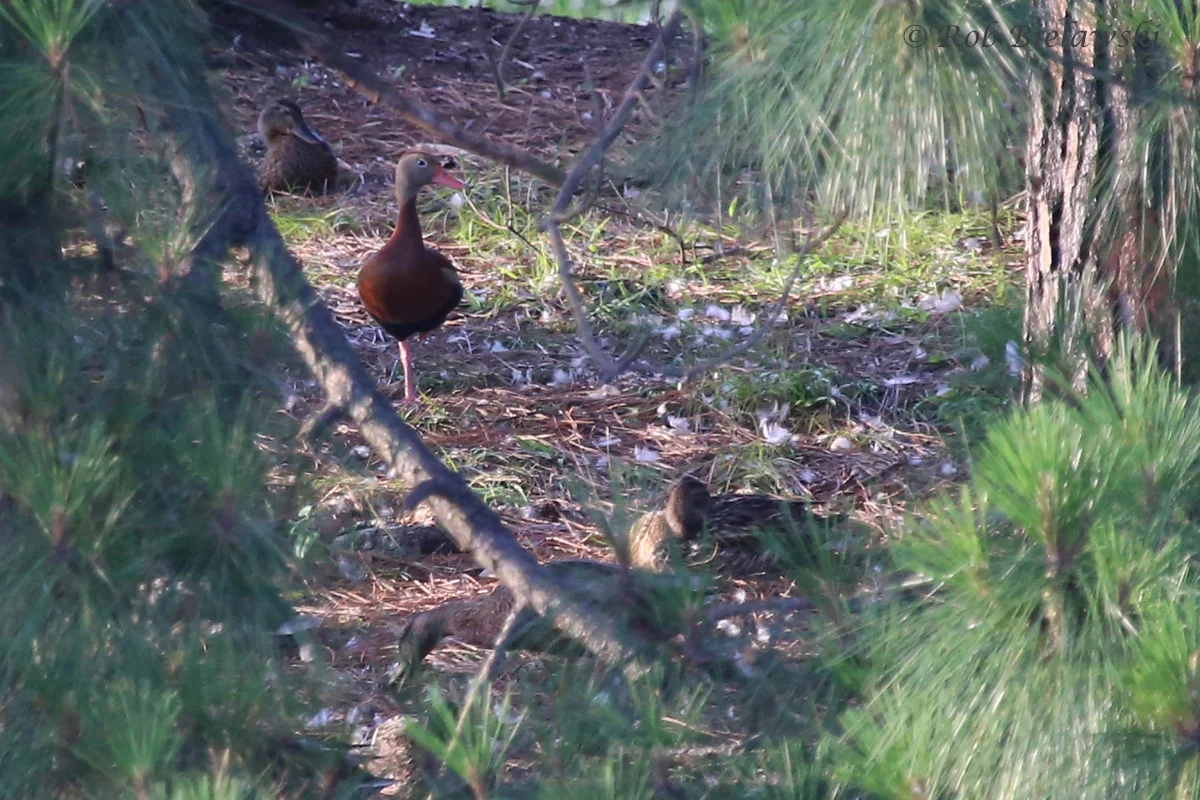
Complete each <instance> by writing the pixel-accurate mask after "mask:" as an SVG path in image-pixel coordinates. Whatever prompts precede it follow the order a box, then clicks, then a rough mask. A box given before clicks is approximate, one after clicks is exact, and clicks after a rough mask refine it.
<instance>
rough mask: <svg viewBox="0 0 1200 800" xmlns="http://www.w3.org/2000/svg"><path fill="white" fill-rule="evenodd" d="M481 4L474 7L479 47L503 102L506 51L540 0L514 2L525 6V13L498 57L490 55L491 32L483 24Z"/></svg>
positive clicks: (516, 0)
mask: <svg viewBox="0 0 1200 800" xmlns="http://www.w3.org/2000/svg"><path fill="white" fill-rule="evenodd" d="M483 2H484V0H479V5H477V6H476V7H475V11H476V14H477V15H478V17H479V19H478V22H479V33H480V45H481V46H482V47H483V53H484V55H486V56H487V60H488V64H489V65H490V66H491V68H492V79H493V80H494V81H495V82H496V91H497V92H498V93H499V94H500V99H501V100H503V99H504V92H505V90H506V88H507V86H506V84H505V83H504V64H505V63H506V62H507V61H508V51H509V50H512V46H513V43H514V42H516V41H517V37H518V36H520V35H521V31H523V30H525V24H526V23H528V22H529V18H530V17H532V16H533V15H534V13H535V12H536V11H537V10H538V6H540V5H541V4H542V0H515V4H516V5H521V6H525V13H524V14H522V15H521V19H519V20H518V21H517V26H516V27H515V28H513V32H512V33H511V34H509V37H508V41H507V42H505V43H504V47H503V48H501V50H500V55H498V56H493V55H492V45H491V41H490V40H491V30H490V28H488V27H487V26H486V25H485V24H484V14H483V10H484V9H483Z"/></svg>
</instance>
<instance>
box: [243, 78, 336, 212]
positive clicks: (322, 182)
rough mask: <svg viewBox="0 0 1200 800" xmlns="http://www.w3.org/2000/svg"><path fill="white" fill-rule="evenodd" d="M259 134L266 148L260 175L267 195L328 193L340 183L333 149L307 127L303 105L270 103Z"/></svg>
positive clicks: (262, 186)
mask: <svg viewBox="0 0 1200 800" xmlns="http://www.w3.org/2000/svg"><path fill="white" fill-rule="evenodd" d="M258 133H259V135H260V136H262V138H263V141H264V142H266V145H267V155H266V158H265V159H264V160H263V164H262V171H261V173H260V176H259V187H260V188H261V189H262V190H263V192H264V193H268V192H291V191H313V192H325V191H327V190H328V189H332V188H333V187H334V186H335V185H336V184H337V177H338V160H337V156H336V155H335V154H334V152H333V148H332V147H330V146H329V143H328V142H326V141H325V140H324V139H322V138H321V135H320V134H319V133H317V132H316V131H314V130H313V129H312V128H310V127H309V126H308V123H307V122H305V121H304V114H303V113H301V111H300V106H298V105H296V104H295V103H294V102H292V101H291V100H286V99H282V98H281V99H279V100H274V101H272V102H271V103H269V104H267V105H266V106H265V107H264V108H263V110H262V113H261V114H259V115H258Z"/></svg>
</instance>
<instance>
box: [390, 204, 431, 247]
mask: <svg viewBox="0 0 1200 800" xmlns="http://www.w3.org/2000/svg"><path fill="white" fill-rule="evenodd" d="M388 244H392V245H398V246H407V247H412V248H414V249H417V248H422V247H424V246H425V243H424V240H423V239H422V238H421V220H420V218H419V217H418V216H417V198H415V197H410V198H409V199H407V200H405V201H404V202H403V203H401V204H400V216H399V218H398V219H397V220H396V229H395V230H394V231H392V238H391V239H389V240H388Z"/></svg>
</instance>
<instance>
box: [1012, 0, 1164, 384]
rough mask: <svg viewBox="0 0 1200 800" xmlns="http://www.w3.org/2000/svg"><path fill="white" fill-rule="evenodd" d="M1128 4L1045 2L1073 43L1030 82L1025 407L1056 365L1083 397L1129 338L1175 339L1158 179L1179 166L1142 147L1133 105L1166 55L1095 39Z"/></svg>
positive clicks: (1110, 0) (1047, 22)
mask: <svg viewBox="0 0 1200 800" xmlns="http://www.w3.org/2000/svg"><path fill="white" fill-rule="evenodd" d="M1119 1H1120V0H1107V1H1106V2H1099V3H1084V2H1079V1H1078V0H1041V3H1040V12H1041V19H1042V22H1043V24H1044V26H1045V29H1046V30H1051V31H1066V32H1067V35H1066V36H1063V37H1062V39H1061V40H1060V41H1059V42H1058V43H1057V46H1055V47H1052V48H1050V50H1049V54H1048V57H1049V63H1048V65H1047V70H1046V74H1045V76H1044V77H1043V79H1042V80H1034V81H1033V82H1032V83H1031V87H1032V88H1031V98H1030V99H1031V119H1030V128H1029V139H1028V143H1027V154H1026V189H1027V192H1028V194H1027V198H1028V199H1027V203H1028V206H1027V216H1026V237H1025V246H1026V307H1025V320H1024V329H1025V332H1024V338H1025V345H1026V350H1027V352H1028V354H1029V356H1030V357H1029V358H1028V359H1027V361H1026V368H1025V376H1024V377H1025V400H1026V402H1036V401H1038V400H1040V399H1041V398H1042V395H1043V393H1044V391H1045V389H1046V386H1045V384H1046V372H1047V366H1048V365H1049V364H1053V365H1055V366H1057V367H1058V368H1060V369H1061V370H1062V373H1063V374H1062V377H1063V378H1064V379H1066V380H1067V381H1068V382H1069V383H1070V384H1071V388H1072V389H1075V390H1083V389H1084V388H1085V386H1086V379H1087V372H1088V365H1089V360H1091V361H1094V362H1096V363H1098V364H1099V365H1101V366H1103V364H1104V362H1105V360H1106V359H1107V358H1108V357H1109V356H1110V355H1111V353H1112V349H1113V343H1114V339H1115V336H1116V334H1117V333H1118V332H1120V331H1131V332H1138V333H1151V334H1156V335H1158V336H1160V337H1162V338H1163V339H1164V340H1165V341H1173V340H1174V337H1173V336H1169V335H1167V334H1169V333H1170V327H1169V326H1170V324H1171V323H1172V322H1173V320H1174V314H1173V313H1172V311H1173V307H1174V304H1173V301H1172V297H1171V292H1170V285H1171V282H1172V281H1171V278H1172V275H1171V274H1169V273H1170V270H1169V269H1168V267H1167V264H1168V259H1167V254H1168V252H1169V250H1170V245H1171V242H1172V237H1171V235H1170V234H1171V231H1173V229H1174V203H1173V202H1171V187H1170V185H1169V184H1168V183H1166V182H1165V181H1164V182H1163V183H1162V185H1156V184H1155V183H1154V177H1153V176H1155V175H1167V174H1169V167H1168V165H1166V164H1165V161H1163V160H1162V159H1160V158H1157V157H1156V156H1158V155H1161V153H1160V152H1158V151H1161V147H1159V148H1158V150H1157V151H1156V150H1155V148H1154V147H1151V148H1149V149H1146V148H1139V146H1138V140H1137V138H1136V136H1137V133H1138V124H1139V121H1140V120H1139V118H1138V109H1137V108H1135V107H1133V106H1132V105H1131V103H1130V102H1129V97H1130V92H1131V85H1130V83H1128V81H1129V80H1131V79H1132V80H1137V79H1139V78H1144V77H1146V74H1145V70H1144V69H1143V68H1142V65H1143V64H1144V63H1145V56H1146V54H1147V51H1148V49H1149V48H1150V47H1153V46H1156V45H1155V44H1154V43H1153V42H1152V41H1151V40H1150V39H1149V38H1148V37H1147V38H1145V39H1140V40H1138V42H1139V43H1140V46H1139V45H1138V44H1135V45H1134V46H1133V47H1124V48H1123V47H1120V46H1118V44H1117V42H1116V41H1115V40H1112V39H1110V40H1108V41H1105V40H1104V39H1102V38H1099V37H1096V36H1095V35H1093V34H1091V32H1092V31H1095V30H1096V29H1097V27H1098V26H1100V27H1103V26H1104V25H1105V24H1106V21H1111V20H1113V16H1114V15H1113V14H1112V13H1110V12H1111V10H1112V9H1113V8H1114V7H1115V5H1116V3H1117V2H1119ZM1114 27H1117V28H1120V27H1121V23H1120V22H1114ZM1082 31H1087V32H1088V35H1086V36H1083V35H1081V33H1080V32H1082ZM1113 75H1119V76H1120V77H1119V78H1118V79H1113V78H1112V76H1113ZM1130 76H1132V78H1131V77H1130ZM1147 152H1150V155H1149V156H1147V155H1146V154H1147ZM1167 355H1170V353H1169V351H1168V353H1167ZM1176 355H1177V354H1176Z"/></svg>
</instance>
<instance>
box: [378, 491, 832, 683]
mask: <svg viewBox="0 0 1200 800" xmlns="http://www.w3.org/2000/svg"><path fill="white" fill-rule="evenodd" d="M811 516H812V514H811V511H810V509H809V507H808V505H807V504H806V503H803V502H801V501H787V500H779V499H778V498H774V497H768V496H765V495H737V494H726V495H717V496H716V497H714V496H712V495H710V494H709V492H708V488H707V487H706V486H705V485H704V483H703V482H701V481H699V480H697V479H696V478H694V477H692V476H690V475H685V476H684V477H683V478H681V479H680V480H679V481H678V482H676V483H675V485H674V486H672V487H671V491H670V492H669V493H668V495H667V501H666V503H665V504H664V506H663V508H662V509H661V510H656V511H651V512H649V513H647V514H644V515H643V516H642V517H641V518H639V519H638V520H637V522H635V523H634V525H633V527H632V528H631V529H630V532H629V540H628V541H629V566H630V567H631V568H632V571H629V572H627V571H625V570H622V569H621V567H620V566H618V565H616V564H610V563H604V562H599V561H586V560H563V561H555V562H552V563H550V564H547V565H546V566H547V567H548V568H549V569H552V570H556V571H561V572H562V574H563V576H564V577H565V578H566V579H567V581H568V582H569V584H570V585H571V586H574V587H576V588H577V589H578V590H582V591H584V592H585V594H586V596H588V597H589V598H590V599H592V600H593V601H594V602H596V603H597V604H599V605H601V606H603V607H605V608H609V609H613V608H617V607H623V608H625V609H626V611H627V612H628V614H629V617H630V619H631V623H632V624H633V625H635V626H636V627H638V628H641V629H642V630H643V632H644V633H646V634H648V635H649V636H651V637H652V638H655V639H657V640H660V641H661V640H665V639H667V638H669V637H670V635H671V634H672V633H674V632H678V631H677V629H676V625H677V624H679V620H676V619H674V618H673V617H672V615H671V614H670V613H667V612H668V611H669V609H666V608H663V609H657V608H656V606H657V605H660V604H659V603H656V602H655V600H654V597H655V592H656V591H672V590H673V591H680V590H681V589H682V584H681V583H680V582H679V581H678V580H673V579H671V578H667V579H665V580H658V579H657V578H655V577H654V576H652V575H649V574H648V573H664V572H667V571H668V568H669V566H670V563H671V555H672V550H673V549H674V548H677V547H678V546H679V544H681V543H686V542H691V541H694V540H696V539H697V538H699V537H700V536H701V534H702V533H704V532H707V533H708V534H709V535H710V536H712V537H713V538H714V539H715V540H716V541H717V542H718V544H721V545H730V546H732V547H733V548H738V547H739V546H741V545H744V544H749V543H757V538H756V534H755V531H756V529H762V528H768V529H774V530H778V531H781V532H783V533H785V534H788V533H792V534H798V535H800V536H801V537H803V538H804V540H805V544H809V543H811V541H812V535H811V531H810V530H808V529H807V528H806V527H805V526H806V523H807V522H809V521H810V518H811ZM638 576H645V577H644V578H639V577H638ZM663 605H669V604H663ZM515 607H516V603H515V602H514V599H513V596H512V593H511V592H509V590H508V589H506V588H504V587H503V586H501V587H498V588H496V589H494V590H493V591H492V592H490V593H488V594H486V595H482V596H479V597H473V598H471V599H468V600H455V601H451V602H448V603H444V604H442V605H440V606H438V607H437V608H433V609H430V610H429V611H423V612H420V613H417V614H413V615H411V616H409V617H408V618H407V619H406V620H405V621H404V623H403V624H402V627H401V631H400V637H399V638H400V651H401V658H400V660H399V664H400V671H401V673H406V672H407V671H408V670H409V669H411V668H412V667H413V666H415V665H416V664H418V663H420V662H421V661H422V660H423V659H424V658H425V656H426V655H428V654H429V653H430V652H431V651H432V650H433V648H435V647H436V646H437V645H438V643H439V642H440V641H441V640H442V639H443V638H444V637H446V636H453V637H455V638H456V639H459V640H460V641H463V642H465V643H467V644H471V645H475V646H477V647H491V646H493V645H494V644H495V643H496V638H497V636H498V635H499V633H500V631H501V629H502V628H503V626H504V622H505V620H506V619H507V618H508V616H509V614H511V613H512V611H513V609H514V608H515ZM522 613H523V617H522V619H521V621H520V622H519V623H518V624H517V625H516V626H515V627H514V630H513V632H512V634H511V635H510V636H509V637H508V638H507V640H506V642H505V647H507V648H511V649H523V650H531V651H543V652H545V651H550V652H554V651H560V650H563V651H566V652H576V653H578V652H580V650H579V648H578V647H577V646H572V643H570V642H567V641H565V640H563V638H562V637H561V636H559V635H558V634H557V633H556V632H555V631H554V630H553V629H552V628H551V627H550V626H549V625H547V624H545V623H544V622H542V621H541V620H540V618H539V617H538V616H537V615H536V614H534V613H533V612H532V611H528V610H527V611H525V612H522ZM564 645H565V646H564Z"/></svg>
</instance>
